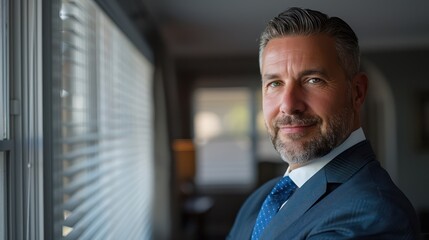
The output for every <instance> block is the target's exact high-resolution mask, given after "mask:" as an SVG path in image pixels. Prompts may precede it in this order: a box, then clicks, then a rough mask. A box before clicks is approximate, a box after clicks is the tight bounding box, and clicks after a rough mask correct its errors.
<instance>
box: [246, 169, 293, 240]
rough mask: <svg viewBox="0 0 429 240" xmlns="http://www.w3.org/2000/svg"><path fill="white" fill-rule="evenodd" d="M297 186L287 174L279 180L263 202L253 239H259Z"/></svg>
mask: <svg viewBox="0 0 429 240" xmlns="http://www.w3.org/2000/svg"><path fill="white" fill-rule="evenodd" d="M296 188H297V186H296V185H295V183H294V182H293V181H292V179H290V177H289V176H286V177H284V178H282V179H281V180H280V181H278V182H277V184H276V185H275V186H274V188H273V189H272V190H271V192H270V194H269V195H268V196H267V198H266V199H265V201H264V203H263V204H262V207H261V210H260V211H259V214H258V217H257V218H256V223H255V226H254V228H253V232H252V240H257V239H259V237H260V236H261V234H262V232H263V231H264V229H265V227H266V226H267V225H268V223H269V222H270V221H271V219H272V218H273V217H274V215H276V213H277V212H278V211H279V209H280V207H281V205H282V204H283V203H284V202H285V201H286V200H287V199H288V198H289V197H290V195H292V193H293V192H294V191H295V190H296Z"/></svg>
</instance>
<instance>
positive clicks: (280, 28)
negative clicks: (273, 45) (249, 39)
mask: <svg viewBox="0 0 429 240" xmlns="http://www.w3.org/2000/svg"><path fill="white" fill-rule="evenodd" d="M315 34H327V35H328V36H331V37H333V38H334V39H335V44H336V50H337V55H338V58H339V61H340V64H341V65H342V67H343V69H344V71H345V72H346V74H347V76H348V77H349V78H352V77H353V76H354V75H356V74H357V73H358V72H359V70H360V51H359V43H358V38H357V36H356V34H355V33H354V32H353V30H352V28H351V27H350V26H349V25H348V24H347V23H346V22H344V21H343V20H342V19H340V18H338V17H328V16H327V15H326V14H324V13H321V12H319V11H314V10H310V9H301V8H290V9H288V10H286V11H284V12H282V13H280V14H279V15H278V16H277V17H275V18H273V19H272V20H271V21H269V22H268V25H267V27H266V28H265V30H264V31H263V32H262V34H261V37H260V41H259V62H260V63H261V59H262V53H263V51H264V49H265V47H266V46H267V44H268V42H269V41H270V40H271V39H273V38H280V37H284V36H294V35H295V36H297V35H304V36H308V35H315Z"/></svg>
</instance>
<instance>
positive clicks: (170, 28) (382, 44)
mask: <svg viewBox="0 0 429 240" xmlns="http://www.w3.org/2000/svg"><path fill="white" fill-rule="evenodd" d="M128 1H140V2H138V5H139V6H140V7H142V8H144V10H145V12H146V13H145V14H146V15H149V16H150V18H151V19H152V21H154V22H155V24H156V26H157V29H159V31H160V33H161V35H162V37H163V38H164V41H165V43H166V44H167V47H168V49H169V51H170V52H171V53H172V54H173V55H175V56H218V55H228V56H230V55H253V54H257V48H258V37H259V34H260V32H261V31H262V30H263V29H264V27H265V24H266V23H267V22H268V20H270V19H271V18H272V17H274V16H276V15H277V14H278V13H279V12H281V11H282V10H285V9H287V8H289V7H293V6H298V7H304V8H311V9H315V10H319V11H322V12H324V13H326V14H328V15H330V16H337V17H340V18H342V19H343V20H345V21H346V22H348V23H349V24H350V25H351V27H352V28H353V29H354V30H355V32H356V34H357V35H358V37H359V39H360V43H361V48H362V49H363V50H364V51H366V50H374V49H403V48H429V14H428V10H429V1H427V0H411V1H404V0H361V1H344V0H330V1H320V0H306V1H304V0H288V1H286V0H283V1H280V0H265V1H263V0H128ZM134 4H135V3H134ZM135 6H136V5H132V4H131V5H129V6H128V11H141V8H140V10H138V9H139V8H136V7H135Z"/></svg>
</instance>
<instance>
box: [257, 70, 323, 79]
mask: <svg viewBox="0 0 429 240" xmlns="http://www.w3.org/2000/svg"><path fill="white" fill-rule="evenodd" d="M309 75H319V76H322V77H325V78H327V77H328V74H327V72H326V71H325V70H323V69H308V70H304V71H302V72H300V73H299V75H298V77H299V78H302V77H305V76H309ZM278 78H280V77H279V75H277V74H270V73H266V74H264V75H262V79H261V80H262V82H265V81H269V80H273V79H278Z"/></svg>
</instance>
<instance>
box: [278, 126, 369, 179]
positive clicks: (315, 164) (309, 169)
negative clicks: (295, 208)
mask: <svg viewBox="0 0 429 240" xmlns="http://www.w3.org/2000/svg"><path fill="white" fill-rule="evenodd" d="M365 139H366V138H365V134H364V132H363V130H362V128H359V129H357V130H355V131H353V132H352V133H351V134H350V136H349V137H348V138H347V139H346V140H345V141H344V142H343V143H341V144H340V145H339V146H338V147H336V148H334V149H332V151H330V152H329V153H328V154H326V155H325V156H323V157H321V158H316V159H313V160H311V161H309V162H308V164H306V165H304V166H301V167H299V168H297V169H294V170H290V168H289V167H288V169H287V170H286V173H285V176H287V175H289V177H290V178H291V179H292V181H293V182H294V183H295V184H296V185H297V186H298V187H301V186H302V185H304V183H305V182H307V181H308V180H309V179H310V178H311V177H312V176H313V175H314V174H316V173H317V172H318V171H319V170H320V169H322V168H323V167H324V166H325V165H326V164H328V163H329V162H330V161H331V160H332V159H334V158H335V157H336V156H338V155H339V154H340V153H342V152H344V151H345V150H346V149H348V148H350V147H352V146H353V145H355V144H357V143H359V142H362V141H364V140H365Z"/></svg>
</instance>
